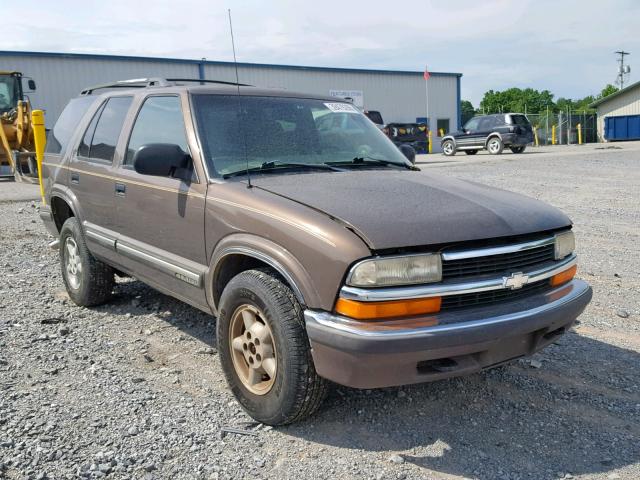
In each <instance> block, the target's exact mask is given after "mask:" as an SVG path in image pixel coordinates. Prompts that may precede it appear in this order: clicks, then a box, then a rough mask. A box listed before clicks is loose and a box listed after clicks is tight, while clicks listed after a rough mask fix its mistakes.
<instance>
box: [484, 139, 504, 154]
mask: <svg viewBox="0 0 640 480" xmlns="http://www.w3.org/2000/svg"><path fill="white" fill-rule="evenodd" d="M503 149H504V144H503V143H502V140H500V137H491V138H490V139H489V141H488V142H487V150H488V151H489V153H490V154H491V155H500V154H501V153H502V150H503Z"/></svg>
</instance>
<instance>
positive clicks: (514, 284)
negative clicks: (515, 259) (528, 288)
mask: <svg viewBox="0 0 640 480" xmlns="http://www.w3.org/2000/svg"><path fill="white" fill-rule="evenodd" d="M527 283H529V275H525V274H524V273H522V272H518V273H512V274H511V276H510V277H502V286H503V287H505V288H510V289H511V290H517V289H518V288H522V287H524V286H525V285H526V284H527Z"/></svg>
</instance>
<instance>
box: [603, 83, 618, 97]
mask: <svg viewBox="0 0 640 480" xmlns="http://www.w3.org/2000/svg"><path fill="white" fill-rule="evenodd" d="M617 91H618V87H616V86H615V85H611V84H610V83H609V84H607V86H606V87H604V88H603V89H602V91H601V92H600V95H599V96H598V98H604V97H608V96H609V95H611V94H612V93H616V92H617Z"/></svg>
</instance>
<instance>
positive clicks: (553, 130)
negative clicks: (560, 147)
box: [551, 125, 556, 145]
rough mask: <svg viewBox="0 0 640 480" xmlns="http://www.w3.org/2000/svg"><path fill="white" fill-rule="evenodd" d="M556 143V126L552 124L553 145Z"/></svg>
mask: <svg viewBox="0 0 640 480" xmlns="http://www.w3.org/2000/svg"><path fill="white" fill-rule="evenodd" d="M555 144H556V126H555V125H552V126H551V145H555Z"/></svg>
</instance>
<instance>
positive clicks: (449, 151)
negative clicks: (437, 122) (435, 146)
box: [442, 140, 456, 157]
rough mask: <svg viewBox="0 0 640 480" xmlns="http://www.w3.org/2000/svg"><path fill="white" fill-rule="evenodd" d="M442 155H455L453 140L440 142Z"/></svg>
mask: <svg viewBox="0 0 640 480" xmlns="http://www.w3.org/2000/svg"><path fill="white" fill-rule="evenodd" d="M442 153H444V154H445V155H446V156H447V157H452V156H453V155H455V154H456V146H455V145H454V144H453V140H445V141H444V142H442Z"/></svg>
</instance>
